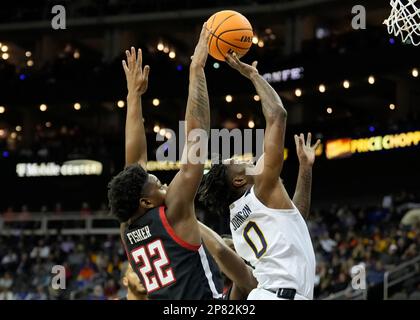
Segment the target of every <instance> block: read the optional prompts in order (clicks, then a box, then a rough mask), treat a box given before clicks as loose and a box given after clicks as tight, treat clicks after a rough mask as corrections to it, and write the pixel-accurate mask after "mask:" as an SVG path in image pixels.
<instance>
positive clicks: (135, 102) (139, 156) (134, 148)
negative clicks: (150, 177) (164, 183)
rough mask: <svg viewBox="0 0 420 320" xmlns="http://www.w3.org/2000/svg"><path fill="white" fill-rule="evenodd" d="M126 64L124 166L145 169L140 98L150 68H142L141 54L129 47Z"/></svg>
mask: <svg viewBox="0 0 420 320" xmlns="http://www.w3.org/2000/svg"><path fill="white" fill-rule="evenodd" d="M125 53H126V55H127V62H126V61H125V60H123V62H122V63H123V69H124V72H125V77H126V80H127V89H128V94H127V116H126V121H125V165H126V166H128V165H130V164H133V163H138V164H140V165H141V166H142V167H143V168H144V169H146V164H147V143H146V134H145V131H144V124H143V108H142V105H141V96H142V95H143V94H144V93H145V92H146V90H147V85H148V77H149V71H150V67H149V66H145V67H144V69H143V68H142V60H143V57H142V52H141V49H138V54H137V57H136V50H135V49H134V47H131V52H130V51H128V50H126V52H125Z"/></svg>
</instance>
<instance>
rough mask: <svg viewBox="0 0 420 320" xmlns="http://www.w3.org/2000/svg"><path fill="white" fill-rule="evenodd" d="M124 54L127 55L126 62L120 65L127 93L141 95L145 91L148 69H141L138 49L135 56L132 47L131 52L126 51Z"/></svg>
mask: <svg viewBox="0 0 420 320" xmlns="http://www.w3.org/2000/svg"><path fill="white" fill-rule="evenodd" d="M125 54H126V55H127V61H125V60H123V61H122V65H123V69H124V72H125V77H126V79H127V89H128V93H135V94H138V95H142V94H144V93H145V92H146V90H147V85H148V83H149V71H150V67H149V66H147V65H146V66H145V67H144V69H143V66H142V62H143V61H142V60H143V55H142V52H141V49H138V53H137V56H136V49H135V48H134V47H131V52H130V51H128V50H126V51H125Z"/></svg>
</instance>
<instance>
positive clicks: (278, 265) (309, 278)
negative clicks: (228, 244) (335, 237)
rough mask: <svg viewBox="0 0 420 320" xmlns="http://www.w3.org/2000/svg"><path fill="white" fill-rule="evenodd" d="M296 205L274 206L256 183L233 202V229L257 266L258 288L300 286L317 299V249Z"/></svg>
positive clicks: (301, 291) (246, 256) (245, 255)
mask: <svg viewBox="0 0 420 320" xmlns="http://www.w3.org/2000/svg"><path fill="white" fill-rule="evenodd" d="M293 207H294V208H293V209H290V210H279V209H270V208H268V207H266V206H265V205H264V204H263V203H261V202H260V201H259V200H258V199H257V197H256V196H255V193H254V187H252V188H251V189H250V190H248V191H247V192H246V193H245V194H244V195H243V196H242V197H241V198H240V199H238V200H237V201H235V202H234V203H233V204H231V206H230V229H231V231H232V239H233V242H234V245H235V249H236V252H237V253H238V254H239V255H240V256H241V257H242V258H243V259H245V260H246V261H248V262H249V263H250V264H251V265H252V266H253V267H254V268H255V269H254V276H255V278H256V279H257V281H258V288H263V289H267V290H274V291H276V290H278V289H280V288H291V289H296V292H297V293H298V294H300V295H302V296H304V297H306V298H308V299H313V289H314V281H315V253H314V249H313V246H312V241H311V237H310V235H309V231H308V227H307V226H306V222H305V220H304V219H303V217H302V216H301V214H300V213H299V210H298V209H297V208H296V207H295V205H293Z"/></svg>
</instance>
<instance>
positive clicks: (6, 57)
mask: <svg viewBox="0 0 420 320" xmlns="http://www.w3.org/2000/svg"><path fill="white" fill-rule="evenodd" d="M1 57H2V58H3V60H7V59H9V54H8V53H7V52H5V53H3V54H2V55H1Z"/></svg>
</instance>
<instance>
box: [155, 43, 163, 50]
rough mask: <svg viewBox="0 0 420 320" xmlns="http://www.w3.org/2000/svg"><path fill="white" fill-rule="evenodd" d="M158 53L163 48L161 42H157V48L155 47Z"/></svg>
mask: <svg viewBox="0 0 420 320" xmlns="http://www.w3.org/2000/svg"><path fill="white" fill-rule="evenodd" d="M156 48H157V49H158V50H159V51H163V48H165V46H164V45H163V43H162V42H159V43H158V45H157V47H156Z"/></svg>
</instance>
